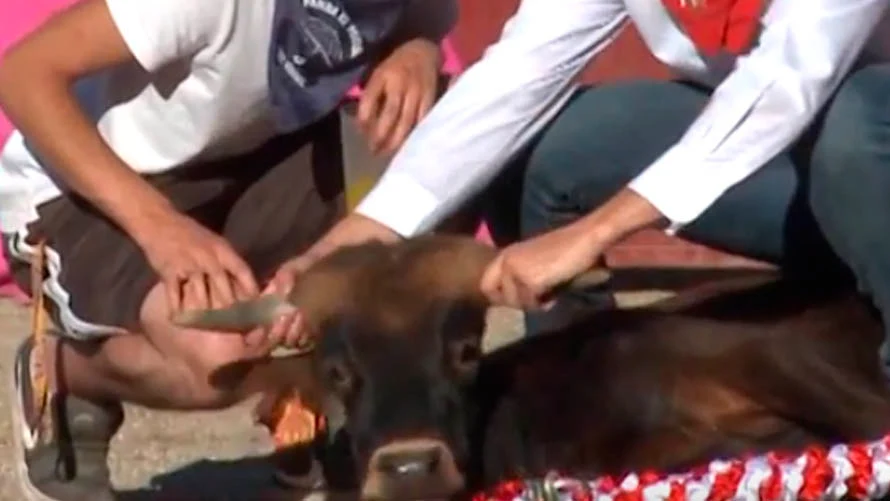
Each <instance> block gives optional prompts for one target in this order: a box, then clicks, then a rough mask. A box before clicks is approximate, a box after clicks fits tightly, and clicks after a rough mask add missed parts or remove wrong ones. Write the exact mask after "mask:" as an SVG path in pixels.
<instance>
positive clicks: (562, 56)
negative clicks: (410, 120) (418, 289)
mask: <svg viewBox="0 0 890 501" xmlns="http://www.w3.org/2000/svg"><path fill="white" fill-rule="evenodd" d="M625 20H626V13H625V10H624V3H623V1H622V0H574V1H572V2H552V1H551V0H524V1H522V3H521V4H520V6H519V9H518V10H517V12H516V13H515V14H514V16H513V17H512V18H511V19H510V20H509V21H508V22H507V24H506V25H505V27H504V31H503V33H502V35H501V38H500V40H499V41H498V42H496V43H495V44H493V45H492V46H491V47H489V48H488V49H487V50H486V52H485V54H484V56H483V57H482V59H481V60H480V61H479V62H478V63H476V64H475V65H473V66H471V67H470V68H469V69H467V71H466V72H465V73H464V74H463V75H461V76H460V78H459V79H458V80H457V82H456V84H455V85H454V86H453V87H452V88H451V89H450V90H449V91H448V92H447V93H446V94H445V95H444V96H443V97H442V99H441V100H440V101H439V102H438V103H437V104H436V106H435V107H434V108H433V109H432V111H431V112H430V113H429V114H428V115H427V116H426V117H425V118H424V119H423V120H422V121H421V122H420V124H418V126H417V128H416V129H415V130H414V132H413V133H412V134H411V136H410V137H409V138H408V140H407V141H406V142H405V144H404V145H403V147H402V148H401V150H400V151H399V153H398V154H397V155H396V156H395V158H393V161H392V163H391V164H390V167H389V168H388V169H387V171H386V173H385V174H384V175H383V177H382V178H381V179H380V181H379V182H378V183H377V184H376V186H375V187H374V188H373V189H372V190H371V191H370V193H368V195H367V196H366V197H365V198H364V199H363V200H362V202H361V203H360V204H359V206H358V207H357V208H356V211H357V212H358V213H360V214H363V215H365V216H367V217H370V218H372V219H375V220H377V221H379V222H381V223H383V224H384V225H386V226H388V227H390V228H392V229H393V230H395V231H396V232H398V233H399V234H401V235H404V236H412V235H415V234H418V233H421V232H424V231H427V230H429V229H430V228H431V227H433V226H435V225H436V224H437V223H439V222H440V221H442V220H443V219H444V218H445V217H447V216H448V215H449V214H450V213H452V212H453V211H454V210H455V209H457V208H458V207H459V206H460V205H461V204H463V203H464V202H465V201H466V200H468V199H469V198H470V197H471V196H473V195H474V194H475V193H477V192H478V191H479V190H481V189H482V188H483V187H484V186H485V185H486V184H488V183H489V182H490V181H491V180H492V179H493V178H494V177H495V176H496V174H497V173H498V172H499V171H500V170H501V168H502V167H503V166H504V165H505V164H506V162H507V161H508V160H509V159H510V158H511V157H512V156H513V155H514V154H515V153H517V152H518V151H519V150H520V149H521V148H522V147H523V145H525V144H526V143H527V142H528V141H529V140H530V139H531V138H532V137H533V136H534V134H535V133H536V132H538V131H539V130H540V129H541V128H542V127H543V126H544V125H545V124H546V123H547V121H548V120H549V119H551V118H552V117H553V116H554V115H555V114H556V113H557V112H558V111H559V109H560V108H561V107H562V106H563V104H565V102H566V100H567V99H568V98H569V97H570V95H571V93H572V92H573V90H574V89H575V88H576V86H577V84H576V82H575V77H576V76H577V75H578V74H579V73H580V72H581V70H583V69H584V67H585V66H586V64H587V63H588V61H590V59H591V58H592V57H593V56H594V55H596V54H597V53H598V52H599V51H600V50H601V49H602V48H603V47H604V46H606V45H607V44H608V42H609V41H611V40H612V39H613V38H614V37H615V36H616V35H617V34H618V33H619V32H620V29H621V27H622V26H623V24H624V21H625Z"/></svg>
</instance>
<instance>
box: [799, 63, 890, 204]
mask: <svg viewBox="0 0 890 501" xmlns="http://www.w3.org/2000/svg"><path fill="white" fill-rule="evenodd" d="M888 89H890V65H876V66H871V67H867V68H865V69H862V70H859V71H858V72H856V73H854V74H852V75H851V76H850V77H849V78H848V79H847V80H846V81H845V82H844V83H843V84H842V85H841V87H840V88H839V89H838V91H837V93H836V95H835V97H834V98H833V99H832V100H831V102H829V104H828V105H827V109H826V112H825V118H824V121H823V123H822V125H821V128H820V130H819V133H818V137H817V139H816V141H815V143H814V146H813V152H812V157H811V161H810V191H811V200H812V204H813V207H814V210H820V209H821V211H822V212H826V211H828V210H831V211H834V210H836V209H839V208H841V207H840V206H838V205H837V204H838V203H846V202H847V201H853V200H857V199H859V198H860V196H861V195H867V194H868V191H869V190H867V188H869V187H877V188H880V189H879V190H878V191H880V192H882V193H886V191H887V188H890V187H888V186H887V185H879V186H875V185H873V184H872V183H873V182H875V181H877V182H879V183H882V182H884V181H886V180H888V179H890V164H888V163H887V161H888V160H890V92H888ZM882 198H883V197H882ZM842 212H846V211H842ZM826 215H827V214H826Z"/></svg>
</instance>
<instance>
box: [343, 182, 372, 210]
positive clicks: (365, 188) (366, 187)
mask: <svg viewBox="0 0 890 501" xmlns="http://www.w3.org/2000/svg"><path fill="white" fill-rule="evenodd" d="M376 182H377V178H376V177H375V176H372V175H368V174H364V175H361V176H359V177H358V178H357V179H355V180H350V179H347V180H346V207H347V208H348V209H349V210H352V209H354V208H355V206H356V205H358V203H359V202H361V200H362V198H364V196H365V195H367V194H368V192H369V191H371V188H373V187H374V183H376Z"/></svg>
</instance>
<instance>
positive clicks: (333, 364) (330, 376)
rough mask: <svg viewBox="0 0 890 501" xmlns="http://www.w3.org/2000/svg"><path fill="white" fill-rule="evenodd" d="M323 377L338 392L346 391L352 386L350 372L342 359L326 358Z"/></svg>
mask: <svg viewBox="0 0 890 501" xmlns="http://www.w3.org/2000/svg"><path fill="white" fill-rule="evenodd" d="M323 370H324V378H325V380H326V381H327V382H328V384H329V385H331V387H333V388H334V389H335V390H336V391H338V392H343V393H345V392H347V391H349V390H350V388H352V381H353V378H352V372H351V371H350V370H349V367H347V366H346V363H344V362H343V361H342V360H339V359H332V360H327V361H326V362H325V364H324V369H323Z"/></svg>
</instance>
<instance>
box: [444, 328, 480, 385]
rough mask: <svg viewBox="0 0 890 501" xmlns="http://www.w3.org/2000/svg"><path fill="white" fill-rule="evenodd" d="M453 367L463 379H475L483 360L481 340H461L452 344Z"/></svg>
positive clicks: (473, 338)
mask: <svg viewBox="0 0 890 501" xmlns="http://www.w3.org/2000/svg"><path fill="white" fill-rule="evenodd" d="M449 348H450V350H449V351H450V355H451V366H452V367H453V368H454V370H455V372H457V374H458V376H459V377H461V378H462V379H469V378H473V377H474V376H475V375H476V370H477V369H478V367H479V360H480V359H481V358H482V347H481V346H480V340H479V339H478V338H476V337H471V338H465V339H460V340H457V341H452V342H451V343H450V346H449Z"/></svg>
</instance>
